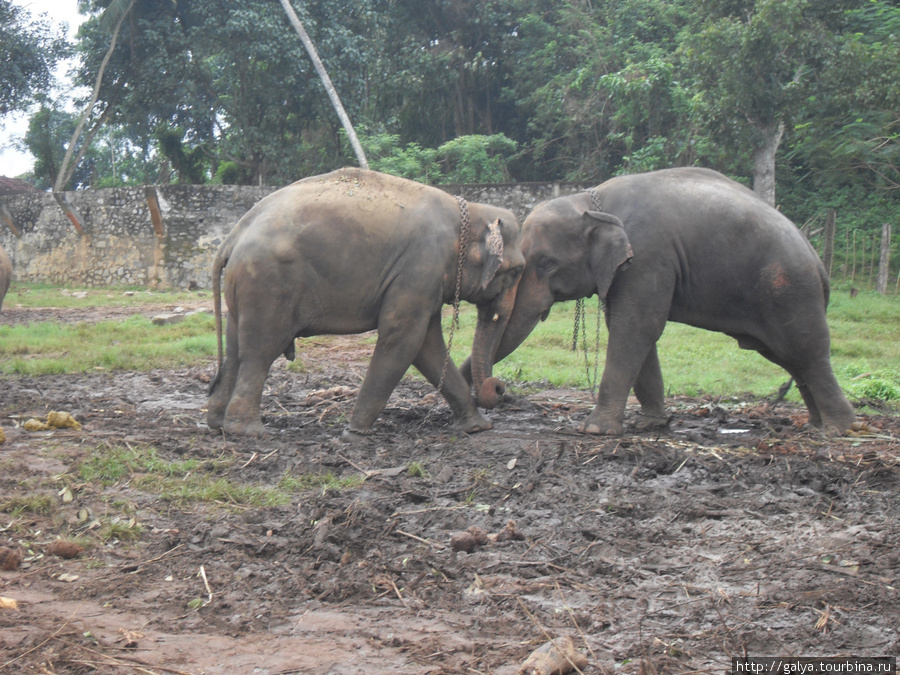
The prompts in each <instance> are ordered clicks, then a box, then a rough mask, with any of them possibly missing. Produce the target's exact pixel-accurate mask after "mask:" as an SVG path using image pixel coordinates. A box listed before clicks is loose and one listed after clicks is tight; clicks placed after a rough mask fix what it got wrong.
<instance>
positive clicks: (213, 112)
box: [0, 0, 900, 232]
mask: <svg viewBox="0 0 900 675" xmlns="http://www.w3.org/2000/svg"><path fill="white" fill-rule="evenodd" d="M10 6H11V5H10V0H0V18H2V20H3V23H4V25H3V35H4V45H5V44H6V42H5V36H6V35H7V33H9V34H16V35H21V34H24V35H28V34H29V30H31V29H30V28H29V26H28V25H24V24H23V20H22V17H21V16H18V17H17V16H9V15H8V12H9V10H6V8H8V7H10ZM80 6H81V8H82V10H83V11H84V12H85V13H86V14H87V15H88V16H89V17H90V18H89V19H88V20H87V21H86V22H85V23H84V24H83V26H82V28H81V30H80V33H79V37H78V40H77V44H76V45H75V48H76V49H77V51H78V53H79V54H80V55H81V58H82V62H81V65H80V66H79V68H78V71H77V73H76V74H75V77H76V79H77V81H78V82H80V83H81V84H83V85H86V86H88V87H90V88H93V86H94V83H95V80H96V77H97V73H98V71H99V70H100V67H101V64H102V62H103V60H104V58H105V57H106V56H107V52H108V49H109V47H110V44H111V37H112V34H113V30H112V25H113V21H112V20H111V17H110V16H109V15H110V14H111V11H112V9H115V10H116V11H117V12H118V13H119V15H121V14H122V12H123V10H127V14H126V15H125V19H124V22H123V23H122V26H121V31H120V32H119V33H118V35H117V41H116V43H115V48H114V49H113V50H112V52H111V53H110V54H109V62H108V64H107V65H106V66H105V72H104V75H103V78H102V80H101V83H100V87H99V92H98V98H97V101H96V103H95V105H94V107H93V109H92V111H91V117H90V119H89V120H88V125H87V128H93V129H97V130H98V131H97V135H96V136H95V137H94V138H93V140H92V145H91V149H90V150H89V151H87V153H86V155H85V157H84V159H83V160H82V161H81V162H80V164H79V169H78V171H77V172H76V173H75V174H74V176H73V178H72V180H71V181H70V182H69V184H68V187H69V188H80V187H88V186H94V187H101V186H112V185H119V184H133V183H138V184H140V183H152V182H173V181H178V182H187V183H204V182H210V181H214V182H226V183H267V184H273V185H279V184H285V183H287V182H290V181H292V180H295V179H296V178H298V177H301V176H305V175H311V174H315V173H321V172H324V171H327V170H330V169H332V168H335V167H337V166H340V165H343V164H349V163H354V162H355V160H354V156H353V154H352V152H351V151H350V147H349V144H348V143H347V139H346V135H345V134H344V133H343V131H342V130H341V125H340V123H339V121H338V119H337V117H336V116H335V114H334V112H333V111H332V110H331V107H330V104H329V102H328V99H327V97H326V96H325V94H324V90H323V87H322V84H321V83H320V81H319V79H318V77H317V76H316V74H315V71H314V70H313V67H312V65H311V62H310V59H309V57H308V56H307V54H306V52H305V51H304V49H303V46H302V45H301V43H300V41H299V40H298V39H297V36H296V34H295V33H294V32H293V30H292V28H291V26H290V24H289V22H288V20H287V17H286V15H285V12H284V11H283V8H282V7H281V5H280V3H278V2H276V1H275V0H240V2H238V1H237V0H177V1H174V0H135V1H134V2H133V4H132V3H131V2H129V1H126V0H81V3H80ZM293 6H294V7H295V9H296V11H297V13H298V14H299V15H300V17H301V19H302V21H303V23H304V25H305V27H306V29H307V30H308V32H309V33H310V35H311V36H312V39H313V41H314V42H315V44H316V47H317V49H318V51H319V54H320V55H321V56H322V59H323V61H324V62H325V64H326V66H327V68H328V71H329V74H330V76H331V79H332V80H333V81H334V84H335V86H336V89H337V91H338V93H339V94H340V96H341V99H342V102H343V104H344V107H345V108H346V109H347V111H348V112H349V115H350V118H351V119H352V120H353V122H354V124H355V126H356V129H357V132H358V134H359V136H360V137H361V139H362V141H363V145H364V147H365V148H366V153H367V156H368V158H369V162H370V164H371V165H372V167H373V168H377V169H381V170H385V171H390V172H393V173H398V174H401V175H405V176H408V177H411V178H415V179H419V180H424V181H429V182H456V181H498V180H515V181H524V180H546V179H577V180H596V181H597V182H600V181H601V180H604V179H606V178H608V177H610V176H612V175H615V174H617V173H621V172H634V171H640V170H647V169H655V168H661V167H667V166H674V165H703V166H709V167H712V168H716V169H719V170H721V171H723V172H725V173H727V174H729V175H731V176H733V177H735V178H738V179H741V180H744V181H745V182H746V183H747V184H750V185H753V186H754V187H755V188H756V189H757V190H758V191H759V192H760V193H761V194H762V195H764V196H766V198H768V199H770V200H773V199H775V200H776V201H777V203H778V204H779V205H780V206H781V207H782V208H783V209H784V210H785V211H786V212H788V213H789V214H790V215H791V216H792V217H793V218H794V220H796V221H798V222H799V223H802V222H804V221H806V220H808V219H810V218H813V217H814V216H816V215H817V214H818V213H820V212H821V211H822V210H823V209H825V208H829V207H831V208H837V209H838V210H839V214H840V215H839V221H838V223H839V227H841V228H845V229H846V228H862V229H864V230H871V231H873V232H874V231H875V230H876V229H877V228H880V226H881V223H882V222H896V220H897V217H896V216H897V213H898V205H900V197H898V194H900V190H898V189H897V188H898V187H900V157H898V154H900V150H898V148H900V144H898V127H900V78H898V77H897V73H898V72H900V7H898V6H897V3H896V2H894V1H893V0H486V1H483V2H474V1H473V0H435V1H434V2H427V3H423V2H417V1H413V0H354V2H352V3H348V2H346V0H319V1H317V2H300V1H299V0H296V1H295V2H293ZM3 10H6V11H7V13H6V14H4V13H3ZM33 30H35V31H36V30H37V28H34V29H33ZM34 44H35V46H34V47H33V50H39V49H41V48H40V47H39V46H38V45H39V44H40V43H39V42H35V43H34ZM46 52H47V50H46V49H44V53H46ZM25 53H28V50H27V49H26V50H25ZM13 58H15V59H19V58H23V57H21V56H20V52H17V53H16V54H13ZM4 76H5V74H3V75H0V80H2V78H3V77H4ZM29 82H30V85H29ZM42 84H43V81H42V80H41V79H40V78H38V79H35V80H31V81H28V82H26V83H25V84H24V85H20V87H21V86H26V85H27V86H30V87H31V91H32V93H34V92H35V91H38V90H40V88H41V86H42ZM5 92H6V89H4V88H3V87H0V97H2V96H4V95H5ZM30 98H34V96H32V97H30ZM3 105H4V103H3V101H2V99H0V113H2V112H3V110H4V107H2V106H3ZM5 105H6V107H7V108H9V101H8V100H7V101H6V103H5ZM78 117H79V116H78V115H75V114H72V113H68V112H65V111H64V110H62V109H60V107H59V106H58V105H56V104H54V102H53V101H51V100H49V99H47V98H45V99H44V101H43V103H42V104H41V105H40V107H39V108H38V109H37V110H36V111H35V112H34V114H33V116H32V125H31V130H30V132H29V133H28V137H27V139H26V144H27V146H28V148H29V149H30V150H31V152H32V153H33V154H34V155H35V156H36V158H37V164H36V174H37V175H36V176H35V177H34V178H35V179H36V180H38V181H41V182H42V183H43V184H45V185H52V183H53V182H54V180H55V178H56V176H55V171H57V170H58V167H59V165H60V162H61V157H62V155H63V149H64V147H65V146H66V144H67V143H68V142H69V138H70V136H71V133H72V130H73V128H74V127H75V125H76V123H77V121H78ZM98 123H102V124H98ZM86 136H87V135H86V134H85V135H84V137H86ZM776 168H777V170H776ZM776 185H777V192H776V191H775V187H776ZM770 191H771V194H769V192H770ZM776 195H777V199H776ZM895 230H900V227H896V226H895Z"/></svg>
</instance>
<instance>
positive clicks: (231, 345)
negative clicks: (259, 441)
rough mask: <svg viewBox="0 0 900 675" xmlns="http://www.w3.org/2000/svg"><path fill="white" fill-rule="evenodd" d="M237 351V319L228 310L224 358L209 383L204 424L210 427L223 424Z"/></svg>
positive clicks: (234, 374)
mask: <svg viewBox="0 0 900 675" xmlns="http://www.w3.org/2000/svg"><path fill="white" fill-rule="evenodd" d="M238 353H239V345H238V331H237V320H236V318H235V317H234V315H233V313H232V312H229V314H228V320H227V323H226V328H225V360H224V361H223V362H222V367H221V368H220V369H219V370H218V371H217V372H216V375H215V377H214V378H213V380H212V382H211V383H210V385H209V402H208V403H207V406H206V408H207V413H206V424H207V426H208V427H209V428H210V429H216V430H218V429H222V428H223V427H224V426H225V410H226V409H227V408H228V403H229V401H231V395H232V394H233V393H234V385H235V382H236V381H237V369H238Z"/></svg>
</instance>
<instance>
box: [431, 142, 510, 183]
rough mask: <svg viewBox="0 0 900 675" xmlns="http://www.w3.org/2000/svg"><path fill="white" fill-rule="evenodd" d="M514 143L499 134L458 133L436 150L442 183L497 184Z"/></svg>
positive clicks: (504, 174)
mask: <svg viewBox="0 0 900 675" xmlns="http://www.w3.org/2000/svg"><path fill="white" fill-rule="evenodd" d="M515 151H516V142H515V141H512V140H510V139H509V138H507V137H506V136H504V135H503V134H494V135H493V136H481V135H477V134H476V135H471V136H460V137H458V138H454V139H453V140H452V141H447V142H446V143H444V144H443V145H442V146H440V147H439V148H438V149H437V155H438V157H439V158H440V161H441V164H442V166H443V177H442V178H443V182H445V183H501V182H503V181H505V180H509V173H508V172H507V170H506V164H507V162H508V161H509V158H510V157H511V156H512V154H513V153H514V152H515Z"/></svg>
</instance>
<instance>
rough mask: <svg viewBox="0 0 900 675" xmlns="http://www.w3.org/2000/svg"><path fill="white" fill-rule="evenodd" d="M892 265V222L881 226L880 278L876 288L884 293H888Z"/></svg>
mask: <svg viewBox="0 0 900 675" xmlns="http://www.w3.org/2000/svg"><path fill="white" fill-rule="evenodd" d="M890 267H891V224H890V223H884V224H883V225H882V226H881V256H880V257H879V259H878V280H877V281H876V283H875V290H876V291H878V292H879V293H881V294H882V295H884V294H885V293H887V285H888V274H889V273H890V272H889V271H890Z"/></svg>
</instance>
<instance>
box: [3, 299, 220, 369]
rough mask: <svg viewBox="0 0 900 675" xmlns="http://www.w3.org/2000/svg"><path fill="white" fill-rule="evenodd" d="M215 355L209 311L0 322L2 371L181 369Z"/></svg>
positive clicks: (205, 360) (214, 337) (213, 331)
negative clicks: (161, 319) (179, 316)
mask: <svg viewBox="0 0 900 675" xmlns="http://www.w3.org/2000/svg"><path fill="white" fill-rule="evenodd" d="M215 354H216V336H215V321H214V319H213V317H212V316H210V315H209V314H192V315H191V316H188V317H186V318H185V319H184V320H183V321H181V322H179V323H175V324H170V325H165V326H156V325H154V324H153V323H152V322H151V321H150V320H149V319H147V318H146V317H143V316H132V317H129V318H127V319H124V320H122V321H101V322H99V323H93V324H92V323H76V324H66V323H58V322H55V321H42V322H37V323H33V324H29V325H19V326H0V373H6V374H18V375H51V374H63V373H85V372H90V371H97V370H111V371H112V370H138V371H142V370H153V369H156V368H181V367H188V366H194V365H198V364H200V363H208V362H209V361H210V359H211V358H213V357H215Z"/></svg>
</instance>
